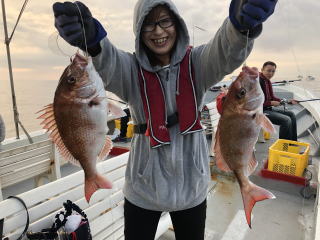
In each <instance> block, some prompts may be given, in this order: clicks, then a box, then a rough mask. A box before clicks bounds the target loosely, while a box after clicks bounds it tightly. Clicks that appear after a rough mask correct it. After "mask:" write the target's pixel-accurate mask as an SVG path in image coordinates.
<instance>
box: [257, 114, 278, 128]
mask: <svg viewBox="0 0 320 240" xmlns="http://www.w3.org/2000/svg"><path fill="white" fill-rule="evenodd" d="M256 121H257V123H258V124H259V125H261V127H262V128H263V129H264V130H265V131H267V132H269V133H276V129H275V128H274V126H273V124H272V122H271V121H270V119H269V118H267V117H266V115H264V114H263V113H259V114H257V116H256Z"/></svg>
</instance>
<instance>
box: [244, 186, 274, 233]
mask: <svg viewBox="0 0 320 240" xmlns="http://www.w3.org/2000/svg"><path fill="white" fill-rule="evenodd" d="M241 194H242V200H243V205H244V211H245V214H246V220H247V223H248V225H249V227H250V228H251V212H252V209H253V207H254V205H255V204H256V202H259V201H263V200H265V199H274V198H276V197H275V196H274V195H273V194H272V193H271V192H269V191H268V190H266V189H264V188H262V187H259V186H257V185H255V184H253V183H250V187H249V188H245V187H243V188H241Z"/></svg>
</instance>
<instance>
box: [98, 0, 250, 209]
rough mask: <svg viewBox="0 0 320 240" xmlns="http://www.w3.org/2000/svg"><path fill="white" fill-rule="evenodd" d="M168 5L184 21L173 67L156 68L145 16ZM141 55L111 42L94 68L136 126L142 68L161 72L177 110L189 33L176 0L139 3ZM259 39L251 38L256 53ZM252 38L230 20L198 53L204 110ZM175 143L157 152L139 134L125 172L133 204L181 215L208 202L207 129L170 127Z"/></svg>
mask: <svg viewBox="0 0 320 240" xmlns="http://www.w3.org/2000/svg"><path fill="white" fill-rule="evenodd" d="M159 4H165V5H167V6H168V7H169V9H170V10H171V11H172V12H173V13H174V14H175V16H176V18H177V19H178V21H179V24H178V26H179V27H176V28H177V32H178V38H177V44H176V48H175V49H174V50H173V51H174V52H173V54H172V57H171V63H170V66H169V67H161V66H151V64H150V62H149V60H148V58H147V55H146V53H145V51H144V49H143V47H142V44H141V40H140V30H141V26H142V24H143V21H144V18H145V17H146V15H147V14H148V13H149V12H150V10H151V9H152V8H154V7H155V6H157V5H159ZM133 30H134V33H135V36H136V41H135V49H136V52H135V54H131V53H127V52H124V51H121V50H119V49H117V48H116V47H115V46H114V45H113V44H112V43H111V42H110V41H109V40H108V38H104V39H103V40H102V41H101V42H100V44H101V47H102V51H101V53H100V54H99V55H98V56H96V57H94V59H93V62H94V65H95V67H96V69H97V71H98V72H99V74H100V75H101V77H102V79H103V81H104V84H105V88H106V90H108V91H111V92H113V93H115V94H116V95H117V96H119V97H120V98H121V99H123V100H124V101H126V102H128V104H129V107H130V111H131V116H132V120H133V122H134V124H142V123H145V122H146V119H145V115H144V110H143V103H142V99H141V96H140V89H139V79H138V66H139V65H141V66H142V67H143V68H144V69H146V70H148V71H150V72H157V73H158V75H159V76H160V79H161V81H162V85H163V87H164V91H165V100H166V110H167V116H169V115H171V114H173V113H175V112H176V111H177V106H176V98H175V95H176V82H177V70H178V67H179V63H180V61H181V60H182V59H183V57H184V55H185V53H186V50H187V46H188V45H189V35H188V31H187V27H186V24H185V22H184V21H183V19H182V18H181V16H180V15H179V13H178V10H177V9H176V7H175V5H174V4H173V2H172V1H170V0H139V1H138V2H137V5H136V7H135V10H134V24H133ZM252 45H253V40H252V39H250V40H249V47H248V48H249V49H248V52H250V51H251V49H252ZM245 47H246V37H245V36H244V35H242V34H240V33H239V32H238V31H237V30H236V29H235V28H234V27H233V25H232V24H231V22H230V21H229V19H226V20H225V21H224V23H223V24H222V26H221V27H220V29H219V30H218V32H217V33H216V36H215V37H214V38H213V39H212V40H210V41H209V42H208V43H207V44H204V45H202V46H199V47H196V48H194V49H193V51H192V55H191V58H192V59H191V60H192V64H193V68H194V74H195V88H196V98H197V106H198V109H202V105H203V102H202V100H203V96H204V94H205V92H206V90H207V89H208V88H209V87H210V86H212V85H214V84H216V83H217V82H219V81H220V80H222V78H223V77H224V76H225V75H226V74H229V73H231V72H232V71H233V70H234V69H236V68H237V67H239V66H240V65H241V63H242V62H243V61H244V59H245ZM169 132H170V138H171V144H170V145H165V146H161V147H158V148H154V149H153V148H151V147H150V143H149V137H147V136H145V135H143V134H135V135H134V137H133V139H132V142H131V151H130V156H129V161H128V165H127V169H126V174H125V178H126V180H125V186H124V189H123V191H124V195H125V197H126V198H127V199H128V200H129V201H130V202H132V203H133V204H135V205H137V206H139V207H142V208H145V209H150V210H158V211H177V210H183V209H187V208H191V207H194V206H196V205H198V204H200V203H201V202H202V201H204V200H205V198H206V195H207V187H208V182H209V179H210V171H209V151H208V145H207V141H206V137H205V135H204V132H203V131H200V132H195V133H190V134H186V135H181V134H180V129H179V125H178V124H176V125H175V126H173V127H171V128H170V129H169Z"/></svg>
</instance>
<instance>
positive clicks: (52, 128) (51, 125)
mask: <svg viewBox="0 0 320 240" xmlns="http://www.w3.org/2000/svg"><path fill="white" fill-rule="evenodd" d="M39 112H44V113H43V114H41V115H40V116H39V117H38V119H43V121H42V122H41V124H42V125H44V126H43V128H44V129H46V130H47V132H49V137H50V139H51V140H52V141H53V143H54V144H55V145H56V146H57V148H58V150H59V153H60V154H61V156H62V157H63V158H64V159H65V160H67V161H69V162H71V163H73V164H74V165H77V166H79V165H80V163H79V161H77V160H76V159H75V158H74V157H73V156H72V154H71V153H70V152H69V150H68V149H67V147H66V146H65V145H64V143H63V141H62V138H61V136H60V133H59V131H58V128H57V123H56V120H55V117H54V110H53V104H49V105H47V106H45V107H44V108H43V109H42V110H40V111H39ZM39 112H38V113H39Z"/></svg>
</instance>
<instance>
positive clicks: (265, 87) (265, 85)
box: [259, 73, 281, 110]
mask: <svg viewBox="0 0 320 240" xmlns="http://www.w3.org/2000/svg"><path fill="white" fill-rule="evenodd" d="M259 81H260V86H261V88H262V91H263V93H264V103H263V110H270V109H271V101H279V102H280V100H281V99H280V98H277V97H276V96H274V94H273V89H272V84H271V81H270V79H268V78H266V77H265V76H264V75H263V74H262V73H260V75H259Z"/></svg>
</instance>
